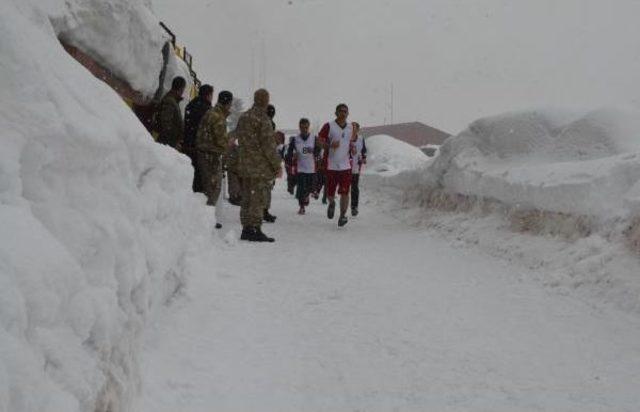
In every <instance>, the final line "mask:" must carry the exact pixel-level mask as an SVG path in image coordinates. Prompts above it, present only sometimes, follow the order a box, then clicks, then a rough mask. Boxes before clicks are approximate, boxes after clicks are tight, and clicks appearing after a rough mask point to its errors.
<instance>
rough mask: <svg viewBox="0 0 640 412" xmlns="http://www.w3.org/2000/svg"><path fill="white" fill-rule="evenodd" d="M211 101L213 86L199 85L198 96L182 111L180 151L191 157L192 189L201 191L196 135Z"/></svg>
mask: <svg viewBox="0 0 640 412" xmlns="http://www.w3.org/2000/svg"><path fill="white" fill-rule="evenodd" d="M212 102H213V86H211V85H209V84H205V85H203V86H200V90H199V91H198V96H196V97H195V98H194V99H193V100H191V101H190V102H189V104H188V105H187V108H186V110H185V112H184V144H183V147H182V151H183V153H184V154H186V155H187V156H189V158H191V165H192V166H193V191H194V192H202V191H203V188H202V180H201V178H200V173H199V171H198V165H197V160H196V157H197V156H196V135H197V133H198V127H199V126H200V121H201V120H202V117H203V116H204V114H205V113H206V112H207V110H209V109H210V108H211V103H212Z"/></svg>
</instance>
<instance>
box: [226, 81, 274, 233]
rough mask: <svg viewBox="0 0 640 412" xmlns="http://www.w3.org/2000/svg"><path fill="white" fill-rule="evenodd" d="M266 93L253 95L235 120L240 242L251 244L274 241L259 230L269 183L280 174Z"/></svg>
mask: <svg viewBox="0 0 640 412" xmlns="http://www.w3.org/2000/svg"><path fill="white" fill-rule="evenodd" d="M268 105H269V92H268V91H266V90H264V89H260V90H258V91H256V93H255V95H254V104H253V107H252V108H251V109H249V110H248V111H247V112H245V113H243V114H242V116H241V117H240V120H239V121H238V127H237V128H236V135H237V137H238V141H239V147H238V149H239V152H238V166H239V172H240V178H241V179H242V205H241V208H240V221H241V222H242V235H241V236H240V239H242V240H248V241H253V242H273V241H274V239H273V238H270V237H268V236H266V235H265V234H264V233H263V232H262V229H261V226H262V218H263V214H264V210H265V208H266V205H267V195H268V193H269V192H270V191H271V181H272V180H273V179H274V178H276V177H277V176H279V175H280V174H281V172H282V170H281V167H280V157H279V156H278V154H277V153H276V144H275V138H274V131H273V127H272V126H271V121H270V120H269V117H268V116H267V106H268Z"/></svg>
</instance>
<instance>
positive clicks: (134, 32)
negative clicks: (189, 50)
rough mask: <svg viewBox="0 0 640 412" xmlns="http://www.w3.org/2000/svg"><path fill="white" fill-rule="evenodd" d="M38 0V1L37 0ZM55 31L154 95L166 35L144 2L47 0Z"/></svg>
mask: <svg viewBox="0 0 640 412" xmlns="http://www.w3.org/2000/svg"><path fill="white" fill-rule="evenodd" d="M34 3H35V2H34ZM43 3H45V4H44V5H42V6H40V7H42V8H46V13H47V15H48V16H49V20H50V21H51V25H52V26H53V30H55V32H56V34H57V35H58V37H59V38H60V39H61V40H63V41H65V42H66V43H68V44H70V45H72V46H75V47H77V48H79V49H80V50H82V51H84V52H85V53H87V54H89V55H90V56H91V57H92V58H94V59H95V60H96V61H97V62H98V63H100V64H101V65H102V66H103V67H106V68H108V69H110V70H111V71H112V72H113V73H114V74H115V75H116V76H117V77H118V78H120V79H124V80H126V81H128V82H129V84H130V85H131V87H133V89H135V90H137V91H139V92H141V93H142V94H143V95H145V96H146V97H148V98H149V97H153V95H154V94H155V92H156V90H157V89H158V82H159V76H160V71H161V70H162V65H163V58H162V47H163V46H164V44H165V43H166V42H167V41H168V35H167V34H165V32H164V31H163V30H162V28H161V27H160V26H159V22H158V18H157V17H156V16H155V15H154V14H153V13H152V11H151V10H150V7H149V5H148V4H147V2H146V1H145V0H132V1H128V0H107V1H104V0H72V1H62V0H46V1H43Z"/></svg>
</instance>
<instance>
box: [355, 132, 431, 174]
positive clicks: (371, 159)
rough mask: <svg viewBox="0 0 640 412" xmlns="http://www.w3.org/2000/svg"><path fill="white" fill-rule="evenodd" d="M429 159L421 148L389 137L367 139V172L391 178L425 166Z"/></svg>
mask: <svg viewBox="0 0 640 412" xmlns="http://www.w3.org/2000/svg"><path fill="white" fill-rule="evenodd" d="M428 162H429V157H428V156H427V155H425V154H424V153H423V152H422V151H421V150H420V149H419V148H417V147H415V146H412V145H410V144H408V143H405V142H403V141H401V140H398V139H396V138H394V137H391V136H387V135H377V136H371V137H368V138H367V172H368V173H373V174H380V175H383V176H390V175H395V174H398V173H400V172H402V171H405V170H413V169H417V168H420V167H423V166H425V165H426V164H428Z"/></svg>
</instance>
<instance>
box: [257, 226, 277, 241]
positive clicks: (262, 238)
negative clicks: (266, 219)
mask: <svg viewBox="0 0 640 412" xmlns="http://www.w3.org/2000/svg"><path fill="white" fill-rule="evenodd" d="M255 241H256V242H268V243H273V242H275V241H276V240H275V239H274V238H272V237H269V236H267V235H265V234H264V233H262V229H260V228H259V227H257V228H256V231H255Z"/></svg>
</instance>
